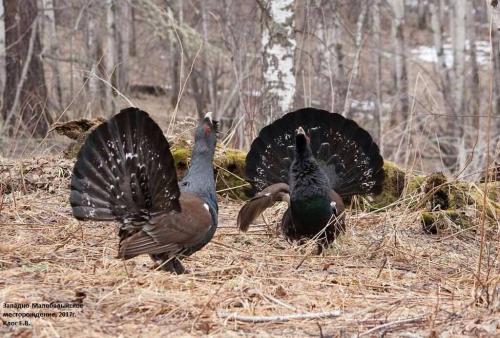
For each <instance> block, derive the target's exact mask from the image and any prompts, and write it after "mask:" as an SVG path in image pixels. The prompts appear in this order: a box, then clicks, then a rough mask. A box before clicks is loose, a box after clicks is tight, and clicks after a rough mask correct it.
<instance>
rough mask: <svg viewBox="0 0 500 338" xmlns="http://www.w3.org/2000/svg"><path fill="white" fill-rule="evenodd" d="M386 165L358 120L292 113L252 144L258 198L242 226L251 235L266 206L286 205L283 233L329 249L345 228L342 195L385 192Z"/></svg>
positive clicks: (251, 170) (251, 176) (250, 175)
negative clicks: (252, 225)
mask: <svg viewBox="0 0 500 338" xmlns="http://www.w3.org/2000/svg"><path fill="white" fill-rule="evenodd" d="M382 167H383V159H382V157H381V156H380V152H379V148H378V146H377V145H376V144H375V143H374V142H373V140H372V138H371V136H370V134H369V133H368V132H367V131H365V130H364V129H362V128H360V127H359V126H358V125H357V124H356V122H354V121H352V120H349V119H346V118H344V117H342V116H341V115H339V114H335V113H330V112H328V111H325V110H319V109H314V108H304V109H300V110H297V111H294V112H291V113H288V114H286V115H285V116H283V117H282V118H280V119H278V120H276V121H274V122H273V123H272V124H270V125H268V126H266V127H265V128H263V129H262V130H261V132H260V133H259V136H258V137H257V138H256V139H255V140H254V141H253V143H252V146H251V148H250V151H249V153H248V155H247V158H246V176H247V179H248V181H249V182H250V183H251V185H252V188H253V192H256V193H257V194H256V195H255V196H254V197H253V198H252V199H250V200H249V201H248V202H247V203H246V204H245V205H244V206H243V207H242V209H241V210H240V212H239V214H238V226H239V228H240V229H241V230H243V231H246V230H247V229H248V227H249V225H250V223H251V222H253V221H254V220H255V219H256V218H257V216H258V215H260V214H261V213H262V212H263V211H264V210H265V209H266V208H268V207H270V206H272V205H273V204H274V203H275V202H276V201H278V200H281V201H287V202H289V208H288V209H287V210H286V212H285V214H284V215H283V219H282V224H281V228H282V231H283V233H284V235H285V236H286V237H287V238H288V239H291V240H300V239H304V238H319V239H320V240H321V241H320V242H321V243H322V244H323V245H325V244H327V243H329V242H331V241H333V240H334V239H335V237H336V236H337V235H338V234H339V233H340V232H341V231H343V230H344V226H345V224H344V220H345V215H344V203H343V202H342V197H348V196H352V195H357V194H361V195H362V194H378V193H380V192H381V190H382V183H383V180H384V171H383V168H382Z"/></svg>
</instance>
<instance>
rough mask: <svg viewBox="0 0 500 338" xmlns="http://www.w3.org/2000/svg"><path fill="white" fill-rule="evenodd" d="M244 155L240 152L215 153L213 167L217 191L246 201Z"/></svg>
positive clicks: (227, 150) (231, 150)
mask: <svg viewBox="0 0 500 338" xmlns="http://www.w3.org/2000/svg"><path fill="white" fill-rule="evenodd" d="M245 159H246V153H245V152H243V151H241V150H235V149H226V150H225V151H221V152H217V153H216V156H215V165H216V170H217V176H216V178H217V191H219V193H221V194H223V195H226V196H229V197H231V198H236V199H242V200H245V199H247V198H248V197H247V194H246V191H247V189H248V185H247V184H246V181H245Z"/></svg>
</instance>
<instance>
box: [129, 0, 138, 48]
mask: <svg viewBox="0 0 500 338" xmlns="http://www.w3.org/2000/svg"><path fill="white" fill-rule="evenodd" d="M135 11H136V10H135V7H134V6H130V35H131V36H130V56H137V31H136V26H135V14H136V12H135Z"/></svg>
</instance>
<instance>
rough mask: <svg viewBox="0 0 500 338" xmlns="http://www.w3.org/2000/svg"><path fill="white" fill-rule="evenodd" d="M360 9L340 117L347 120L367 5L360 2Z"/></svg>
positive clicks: (357, 69) (357, 68) (349, 114)
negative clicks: (347, 85) (342, 116)
mask: <svg viewBox="0 0 500 338" xmlns="http://www.w3.org/2000/svg"><path fill="white" fill-rule="evenodd" d="M360 6H361V9H360V12H359V16H358V21H357V23H356V36H355V39H354V48H355V49H356V55H355V56H354V65H353V68H352V73H351V78H350V80H349V88H348V89H347V93H346V97H345V102H344V110H343V113H342V115H344V116H345V117H347V118H351V92H352V88H351V87H350V86H351V85H352V84H353V82H354V81H355V80H356V78H357V77H358V72H359V60H360V57H361V49H362V46H361V43H362V42H363V27H364V25H365V20H366V16H367V12H368V4H367V3H366V2H364V1H363V2H361V5H360Z"/></svg>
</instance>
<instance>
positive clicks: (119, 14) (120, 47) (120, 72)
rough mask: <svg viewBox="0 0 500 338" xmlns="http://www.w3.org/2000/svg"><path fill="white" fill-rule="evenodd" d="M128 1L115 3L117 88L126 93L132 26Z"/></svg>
mask: <svg viewBox="0 0 500 338" xmlns="http://www.w3.org/2000/svg"><path fill="white" fill-rule="evenodd" d="M130 7H131V6H130V4H129V2H128V1H122V2H120V3H119V5H115V8H114V14H115V18H116V27H117V29H116V30H115V33H116V52H117V55H116V60H117V63H116V88H117V89H118V90H119V91H120V92H122V93H126V92H127V90H128V85H129V64H128V62H129V56H130V27H131V23H130V21H131V10H130Z"/></svg>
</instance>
